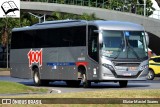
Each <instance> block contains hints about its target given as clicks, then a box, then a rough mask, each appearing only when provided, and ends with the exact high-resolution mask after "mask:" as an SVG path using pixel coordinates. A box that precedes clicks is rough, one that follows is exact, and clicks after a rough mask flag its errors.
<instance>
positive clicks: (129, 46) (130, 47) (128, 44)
mask: <svg viewBox="0 0 160 107" xmlns="http://www.w3.org/2000/svg"><path fill="white" fill-rule="evenodd" d="M126 41H127V47H128V48H129V49H131V50H132V52H133V53H134V55H135V56H136V57H137V59H140V57H139V56H138V54H137V53H136V52H135V50H134V49H133V47H132V46H131V45H130V43H129V42H128V40H126ZM128 48H127V51H128ZM127 56H128V55H127Z"/></svg>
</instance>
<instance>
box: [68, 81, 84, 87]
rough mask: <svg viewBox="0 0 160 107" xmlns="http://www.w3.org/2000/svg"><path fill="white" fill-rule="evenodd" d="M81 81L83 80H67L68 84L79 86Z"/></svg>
mask: <svg viewBox="0 0 160 107" xmlns="http://www.w3.org/2000/svg"><path fill="white" fill-rule="evenodd" d="M80 83H81V81H79V80H67V81H66V84H67V86H69V87H79V85H80Z"/></svg>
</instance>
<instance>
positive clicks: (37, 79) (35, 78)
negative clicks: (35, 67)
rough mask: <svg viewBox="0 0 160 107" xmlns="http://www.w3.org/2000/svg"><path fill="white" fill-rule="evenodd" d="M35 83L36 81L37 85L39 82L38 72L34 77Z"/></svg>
mask: <svg viewBox="0 0 160 107" xmlns="http://www.w3.org/2000/svg"><path fill="white" fill-rule="evenodd" d="M34 81H35V83H38V81H39V78H38V73H37V72H36V73H35V75H34Z"/></svg>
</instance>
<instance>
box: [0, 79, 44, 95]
mask: <svg viewBox="0 0 160 107" xmlns="http://www.w3.org/2000/svg"><path fill="white" fill-rule="evenodd" d="M35 92H47V89H43V88H32V87H28V86H25V85H23V84H19V83H14V82H7V81H0V94H16V93H35Z"/></svg>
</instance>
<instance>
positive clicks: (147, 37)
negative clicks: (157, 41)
mask: <svg viewBox="0 0 160 107" xmlns="http://www.w3.org/2000/svg"><path fill="white" fill-rule="evenodd" d="M145 38H146V43H147V46H148V45H149V36H148V33H147V32H145Z"/></svg>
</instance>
